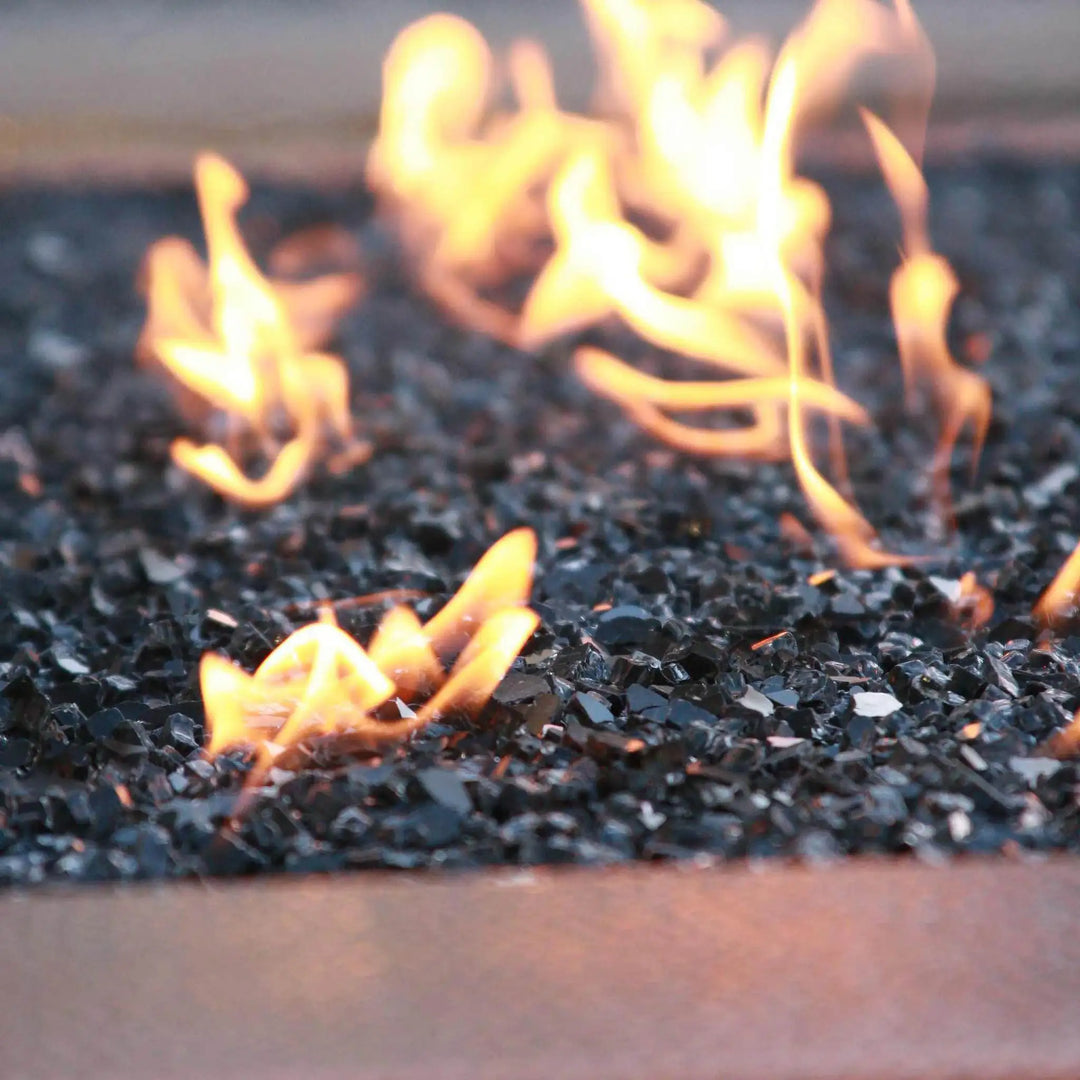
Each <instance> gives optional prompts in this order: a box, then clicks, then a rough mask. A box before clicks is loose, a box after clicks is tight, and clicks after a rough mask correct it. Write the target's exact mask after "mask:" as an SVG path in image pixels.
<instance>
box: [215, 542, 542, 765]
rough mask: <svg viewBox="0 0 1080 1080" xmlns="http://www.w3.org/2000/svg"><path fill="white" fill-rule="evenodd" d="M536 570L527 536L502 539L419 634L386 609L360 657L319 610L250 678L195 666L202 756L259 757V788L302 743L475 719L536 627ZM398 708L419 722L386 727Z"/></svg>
mask: <svg viewBox="0 0 1080 1080" xmlns="http://www.w3.org/2000/svg"><path fill="white" fill-rule="evenodd" d="M535 558H536V537H535V535H534V533H533V532H532V531H531V530H530V529H516V530H514V531H513V532H510V533H507V535H506V536H504V537H503V538H502V539H501V540H499V541H497V542H496V543H495V544H493V545H492V547H491V548H490V549H489V550H488V552H487V553H486V554H485V555H484V556H483V558H482V559H481V560H480V561H479V562H478V563H477V564H476V566H475V567H474V568H473V571H472V573H471V574H470V575H469V576H468V578H467V579H466V580H465V583H464V584H463V585H462V586H461V588H460V589H459V590H458V592H457V593H456V595H455V596H454V597H453V598H451V600H450V601H449V602H448V603H447V604H446V605H445V606H444V607H443V608H442V609H441V610H440V611H439V612H438V613H437V614H435V615H434V616H433V617H432V618H431V619H429V620H428V621H427V622H426V623H421V622H420V620H419V619H418V618H417V616H416V615H415V613H414V612H413V611H412V610H411V609H409V608H406V607H395V608H392V609H391V610H390V611H389V612H388V613H387V615H386V616H385V617H384V618H383V620H382V621H381V623H380V624H379V626H378V628H377V629H376V631H375V634H374V636H373V637H372V639H371V641H370V643H369V645H368V648H367V650H365V649H364V648H363V647H362V646H361V645H360V644H359V643H358V642H357V641H356V640H354V639H353V638H352V637H351V636H350V635H349V634H347V633H346V632H345V631H344V630H342V629H341V628H340V627H339V626H338V625H337V621H336V619H335V617H334V614H333V609H332V607H330V606H326V607H324V608H323V610H322V611H321V612H320V615H319V620H318V621H317V622H315V623H311V624H310V625H308V626H304V627H302V628H301V629H299V630H297V631H295V632H294V633H292V634H290V635H289V636H288V637H287V638H286V639H285V640H284V641H283V642H282V643H281V644H280V645H279V646H278V647H277V648H276V649H275V650H274V651H273V652H272V653H270V655H269V656H268V657H267V658H266V659H265V660H264V661H263V662H262V663H261V664H260V665H259V667H258V669H257V670H256V671H255V672H254V674H251V675H249V674H247V672H245V671H243V670H242V669H241V668H239V667H237V666H236V665H235V664H233V663H232V662H231V661H229V660H228V659H226V658H225V657H223V656H220V655H217V654H215V653H207V654H206V655H204V656H203V658H202V661H201V663H200V665H199V677H200V684H201V688H202V696H203V702H204V704H205V707H206V723H207V729H208V733H209V738H208V741H207V745H206V752H207V754H208V755H209V756H210V757H214V756H216V755H218V754H220V753H221V752H222V751H223V750H226V749H228V748H230V747H234V746H251V745H255V746H257V747H258V748H259V749H258V755H257V757H256V763H255V767H254V769H253V771H252V773H251V776H250V779H249V784H254V783H258V782H259V780H260V779H261V777H262V776H263V775H265V772H266V769H267V768H269V766H270V764H271V763H272V762H273V760H274V757H275V756H276V754H277V753H279V752H280V750H282V749H283V748H285V747H287V746H290V745H292V744H294V743H296V742H298V741H299V740H301V739H303V738H304V737H306V736H310V735H314V734H333V733H348V734H350V735H351V736H354V737H356V738H359V739H361V740H363V741H365V742H368V743H370V744H371V745H380V744H384V743H388V742H393V741H396V740H400V739H404V738H406V737H407V736H409V735H411V734H413V733H414V732H416V731H419V730H420V729H421V728H423V727H425V726H426V725H427V724H429V723H431V722H432V721H435V720H437V719H439V718H440V717H443V716H446V715H447V714H449V713H452V712H473V713H475V712H476V711H478V710H479V709H480V708H481V707H482V706H483V705H484V703H485V702H486V701H487V699H488V698H489V697H490V695H491V693H492V691H493V690H494V689H495V687H496V686H497V685H498V683H499V681H500V680H501V679H502V677H503V676H504V675H505V674H506V672H507V670H508V669H509V668H510V665H511V664H512V663H513V661H514V658H515V657H516V656H517V655H518V653H519V652H520V651H521V648H522V646H523V645H524V644H525V642H526V641H528V639H529V638H530V637H531V636H532V633H533V631H534V630H535V629H536V627H537V625H538V623H539V618H538V617H537V615H536V614H535V613H533V612H532V611H530V610H529V608H528V607H527V606H526V605H527V604H528V601H529V594H530V592H531V590H532V572H533V563H534V561H535ZM451 661H452V666H451V667H450V669H449V671H447V670H446V668H445V665H446V664H447V663H448V662H451ZM394 697H397V698H399V699H400V700H402V701H404V702H412V701H415V700H417V699H419V698H420V697H424V698H425V699H426V700H424V702H423V704H421V705H420V707H419V708H418V709H417V710H416V711H415V712H412V711H410V710H402V711H403V712H404V713H405V715H403V716H400V715H399V716H397V717H396V718H394V719H386V718H384V717H383V716H381V715H380V714H379V712H378V710H379V707H380V706H383V705H386V704H387V703H388V702H389V701H390V700H391V699H392V698H394Z"/></svg>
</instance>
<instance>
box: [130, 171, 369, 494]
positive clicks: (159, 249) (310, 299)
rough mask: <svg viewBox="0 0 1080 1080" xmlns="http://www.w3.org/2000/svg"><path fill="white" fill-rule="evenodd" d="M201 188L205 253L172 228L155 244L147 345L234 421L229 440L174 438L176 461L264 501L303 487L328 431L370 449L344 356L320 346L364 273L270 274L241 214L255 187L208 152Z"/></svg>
mask: <svg viewBox="0 0 1080 1080" xmlns="http://www.w3.org/2000/svg"><path fill="white" fill-rule="evenodd" d="M195 188H196V192H197V194H198V199H199V207H200V211H201V213H202V219H203V224H204V228H205V230H206V241H207V255H208V264H207V265H204V264H203V262H202V261H201V260H200V259H199V257H198V255H197V254H196V253H195V251H194V249H193V248H192V247H191V245H190V244H188V243H187V242H186V241H184V240H181V239H179V238H176V237H169V238H166V239H164V240H161V241H158V242H157V243H156V244H154V245H153V246H152V247H151V249H150V251H149V252H148V254H147V260H146V278H147V290H148V314H147V320H146V325H145V327H144V329H143V333H142V336H141V339H140V343H139V351H140V354H141V355H143V356H147V357H154V358H155V359H156V360H157V361H158V362H159V363H160V364H161V365H162V367H164V368H165V370H166V371H168V372H169V374H170V375H171V376H173V378H174V379H175V380H176V382H177V383H178V384H179V385H180V386H181V387H183V388H185V390H186V391H187V392H188V393H189V395H191V396H192V397H194V398H195V399H197V400H198V401H199V402H201V403H202V408H203V411H205V410H212V411H214V412H218V413H221V414H223V415H224V417H225V418H226V421H227V430H226V438H225V442H226V445H224V446H223V445H218V444H216V443H209V444H205V445H197V444H196V443H194V442H192V441H191V440H190V439H185V438H181V439H177V440H176V441H175V442H174V443H173V446H172V456H173V460H174V461H175V462H176V463H177V464H178V465H179V466H180V467H181V468H183V469H185V470H186V471H188V472H190V473H192V474H193V475H195V476H197V477H199V478H200V479H201V480H203V481H204V482H205V483H207V484H208V485H210V486H211V487H213V488H214V489H215V490H217V491H218V492H220V493H221V494H222V495H224V496H226V497H227V498H230V499H234V500H236V501H237V502H241V503H245V504H247V505H250V506H265V505H268V504H270V503H274V502H277V501H279V500H281V499H283V498H285V497H286V496H287V495H288V494H289V493H290V492H291V491H292V490H293V489H294V488H295V487H296V485H297V484H298V483H299V482H300V480H301V479H302V478H303V476H304V475H305V474H306V472H307V471H308V470H309V469H310V467H311V465H312V464H313V463H314V461H315V460H316V459H317V458H318V456H319V455H320V454H321V453H322V451H323V449H324V445H325V443H326V435H327V432H329V433H330V435H331V436H332V437H333V438H334V439H335V440H337V441H338V442H340V443H342V444H344V445H345V446H346V447H348V448H349V450H348V453H349V455H350V457H351V458H352V459H353V460H354V461H356V460H359V459H362V458H363V457H364V456H365V454H364V453H363V448H362V447H360V446H359V444H357V443H355V442H354V440H353V437H352V420H351V417H350V413H349V400H348V399H349V379H348V373H347V372H346V370H345V366H344V364H343V363H342V361H341V360H340V359H339V358H338V357H336V356H331V355H329V354H327V353H322V352H317V351H315V347H316V346H317V345H318V344H320V343H321V342H322V341H324V340H325V339H326V337H328V336H329V334H330V332H331V331H332V329H333V326H334V325H335V323H336V322H337V320H338V318H339V317H340V316H341V314H342V313H343V312H344V311H345V310H347V309H348V308H349V307H350V306H351V305H352V304H353V303H355V301H356V299H357V297H358V295H359V292H360V288H361V283H360V279H359V277H358V276H357V275H356V274H355V273H341V274H330V275H327V276H324V277H320V278H317V279H314V280H311V281H307V282H287V281H278V282H274V281H270V280H268V279H267V278H265V277H264V276H263V275H262V274H261V273H260V271H259V269H258V267H257V266H256V265H255V263H254V262H253V261H252V259H251V256H250V255H249V254H248V252H247V249H246V247H245V246H244V242H243V239H242V237H241V236H240V232H239V229H238V227H237V223H236V214H237V212H238V211H239V209H240V208H241V207H242V206H243V204H244V203H245V202H246V201H247V196H248V188H247V184H246V183H245V182H244V179H243V177H242V176H241V175H240V174H239V173H238V172H237V171H236V170H235V169H234V168H233V167H232V166H231V165H230V164H229V163H228V162H226V161H225V160H223V159H222V158H220V157H217V156H216V155H214V154H209V153H204V154H200V155H199V157H198V159H197V160H196V163H195ZM282 431H285V432H287V433H288V437H287V438H285V439H284V440H282V439H281V438H280V432H282ZM253 449H258V450H259V451H261V452H262V453H264V454H265V455H266V456H267V458H268V459H269V464H268V466H267V467H266V469H265V471H264V472H263V473H262V475H260V476H258V477H257V478H253V477H251V476H249V475H248V474H246V473H245V472H244V471H243V470H242V468H241V465H240V463H239V462H238V458H241V459H246V457H247V456H248V455H249V454H250V452H251V451H252V450H253Z"/></svg>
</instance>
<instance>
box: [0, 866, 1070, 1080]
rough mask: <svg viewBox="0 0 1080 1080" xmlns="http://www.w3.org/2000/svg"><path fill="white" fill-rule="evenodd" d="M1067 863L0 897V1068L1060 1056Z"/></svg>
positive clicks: (610, 1066) (1007, 1065) (1066, 963)
mask: <svg viewBox="0 0 1080 1080" xmlns="http://www.w3.org/2000/svg"><path fill="white" fill-rule="evenodd" d="M1078 914H1080V862H1078V861H1072V860H1056V861H1051V862H1049V863H1046V864H1040V865H1029V864H1021V863H1007V862H1003V861H988V862H965V863H961V864H954V865H952V866H949V867H944V868H933V867H928V866H922V865H917V864H915V863H911V862H907V863H896V862H861V863H858V862H857V863H849V864H843V865H840V864H837V865H832V866H828V867H824V868H821V869H813V868H805V867H797V866H782V865H770V866H769V867H768V868H765V869H760V870H759V869H755V868H746V867H743V868H717V869H684V868H677V867H655V866H641V867H636V868H629V869H614V870H600V871H573V872H542V873H535V874H532V873H530V874H506V873H495V874H491V875H484V874H475V875H471V876H464V877H459V878H454V877H439V876H428V877H419V878H417V877H386V876H377V875H356V876H352V877H347V878H339V879H312V878H309V879H306V880H300V881H296V880H267V879H263V880H260V881H255V882H251V883H237V884H232V885H225V884H217V885H205V886H200V885H179V886H171V887H170V886H148V887H145V888H129V889H118V890H109V889H102V890H100V891H90V890H87V891H81V892H74V893H70V894H59V895H58V894H55V893H46V892H32V893H29V894H8V895H6V896H4V897H3V898H2V899H0V956H2V957H3V967H2V971H3V976H2V978H0V1076H3V1077H5V1078H7V1080H37V1078H42V1080H44V1078H48V1080H54V1078H57V1077H79V1078H81V1080H97V1078H106V1077H107V1078H109V1080H126V1078H128V1077H132V1078H134V1077H139V1078H140V1080H155V1078H156V1080H173V1078H180V1077H184V1078H187V1077H196V1076H197V1077H200V1078H205V1080H215V1078H221V1080H239V1078H242V1077H243V1078H247V1077H257V1078H260V1080H286V1078H290V1080H291V1078H298V1077H305V1078H309V1077H310V1078H315V1080H331V1078H333V1080H337V1078H342V1080H344V1078H349V1080H369V1078H380V1080H382V1078H391V1077H393V1078H403V1080H413V1078H416V1080H420V1078H423V1080H432V1078H439V1080H456V1078H459V1077H460V1078H462V1080H465V1078H468V1080H484V1078H492V1080H510V1078H513V1080H532V1078H535V1080H541V1078H542V1080H554V1078H563V1080H574V1078H581V1080H585V1078H588V1080H657V1078H665V1080H706V1078H708V1080H719V1078H725V1080H759V1078H760V1080H809V1078H812V1077H813V1078H831V1080H843V1078H860V1080H861V1078H873V1080H891V1078H905V1080H907V1078H912V1080H913V1078H936V1077H942V1078H944V1077H949V1078H959V1077H971V1078H976V1077H977V1078H979V1080H1006V1078H1009V1080H1011V1078H1027V1077H1031V1078H1035V1077H1038V1078H1041V1080H1047V1078H1054V1077H1076V1076H1080V1024H1077V1022H1076V1011H1077V1002H1078V1001H1080V937H1078V935H1077V934H1076V930H1075V924H1076V919H1077V915H1078Z"/></svg>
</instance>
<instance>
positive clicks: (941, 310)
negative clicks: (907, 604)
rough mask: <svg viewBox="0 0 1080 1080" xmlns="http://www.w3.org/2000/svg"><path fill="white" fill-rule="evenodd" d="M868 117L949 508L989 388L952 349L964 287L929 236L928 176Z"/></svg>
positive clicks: (978, 442)
mask: <svg viewBox="0 0 1080 1080" xmlns="http://www.w3.org/2000/svg"><path fill="white" fill-rule="evenodd" d="M862 118H863V121H864V122H865V124H866V128H867V131H869V133H870V138H871V140H872V142H873V144H874V151H875V153H876V154H877V157H878V161H879V163H880V165H881V170H882V173H883V174H884V176H885V182H886V183H887V184H888V186H889V190H890V191H891V192H892V195H893V198H894V199H895V200H896V204H897V206H898V207H899V208H900V218H901V221H902V223H903V230H904V259H903V262H902V263H901V265H900V268H899V269H898V270H897V271H896V273H895V274H894V275H893V279H892V284H891V287H890V291H889V296H890V300H891V303H892V312H893V321H894V323H895V324H896V336H897V340H898V342H899V346H900V362H901V364H902V366H903V371H904V380H905V384H906V386H907V392H908V398H909V402H910V400H911V397H912V395H913V393H914V388H915V386H916V385H917V384H918V383H922V384H924V385H928V386H929V389H930V392H931V394H932V396H933V400H934V404H935V407H936V408H937V411H938V413H939V414H940V415H941V420H942V430H941V436H940V439H939V442H938V449H937V453H936V454H935V456H934V464H933V475H934V477H935V481H936V485H937V489H938V497H939V500H940V501H941V503H942V505H943V507H944V508H947V506H948V498H949V480H948V469H949V460H950V458H951V457H952V452H953V447H954V446H955V444H956V440H957V439H958V438H959V437H960V434H961V432H962V431H963V429H964V428H965V427H966V426H968V425H969V424H970V425H971V427H972V429H973V431H974V435H975V455H974V456H975V459H976V461H977V460H978V456H979V451H980V449H981V447H982V443H983V441H984V440H985V438H986V431H987V429H988V428H989V426H990V414H991V411H992V403H991V398H990V387H989V384H988V383H987V382H986V380H985V379H983V378H982V376H980V375H978V374H976V373H975V372H974V371H971V370H969V369H968V368H964V367H961V366H960V365H959V364H958V363H957V362H956V361H955V360H954V359H953V356H952V354H951V353H950V352H949V346H948V343H947V342H946V340H945V331H946V327H947V325H948V321H949V311H950V310H951V308H952V304H953V301H954V300H955V299H956V295H957V293H958V292H959V289H960V286H959V283H958V282H957V280H956V275H955V274H954V273H953V270H952V267H951V266H950V265H949V264H948V262H947V261H946V260H945V259H943V258H942V257H941V256H940V255H937V254H935V253H934V252H933V250H932V249H931V247H930V239H929V236H928V235H927V228H926V215H927V204H928V201H929V196H928V193H927V189H926V181H925V180H924V179H923V177H922V174H921V173H920V172H919V167H918V166H917V165H916V164H915V161H914V159H913V158H912V157H911V155H910V154H909V153H908V151H907V150H905V149H904V146H903V144H902V143H901V142H900V140H899V139H898V138H897V137H896V135H895V134H894V133H893V132H892V131H891V130H890V129H889V128H888V127H887V126H886V125H885V124H884V123H883V122H882V121H881V120H880V119H879V118H878V117H876V116H875V115H874V114H873V113H871V112H869V111H867V110H865V109H864V110H862Z"/></svg>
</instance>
